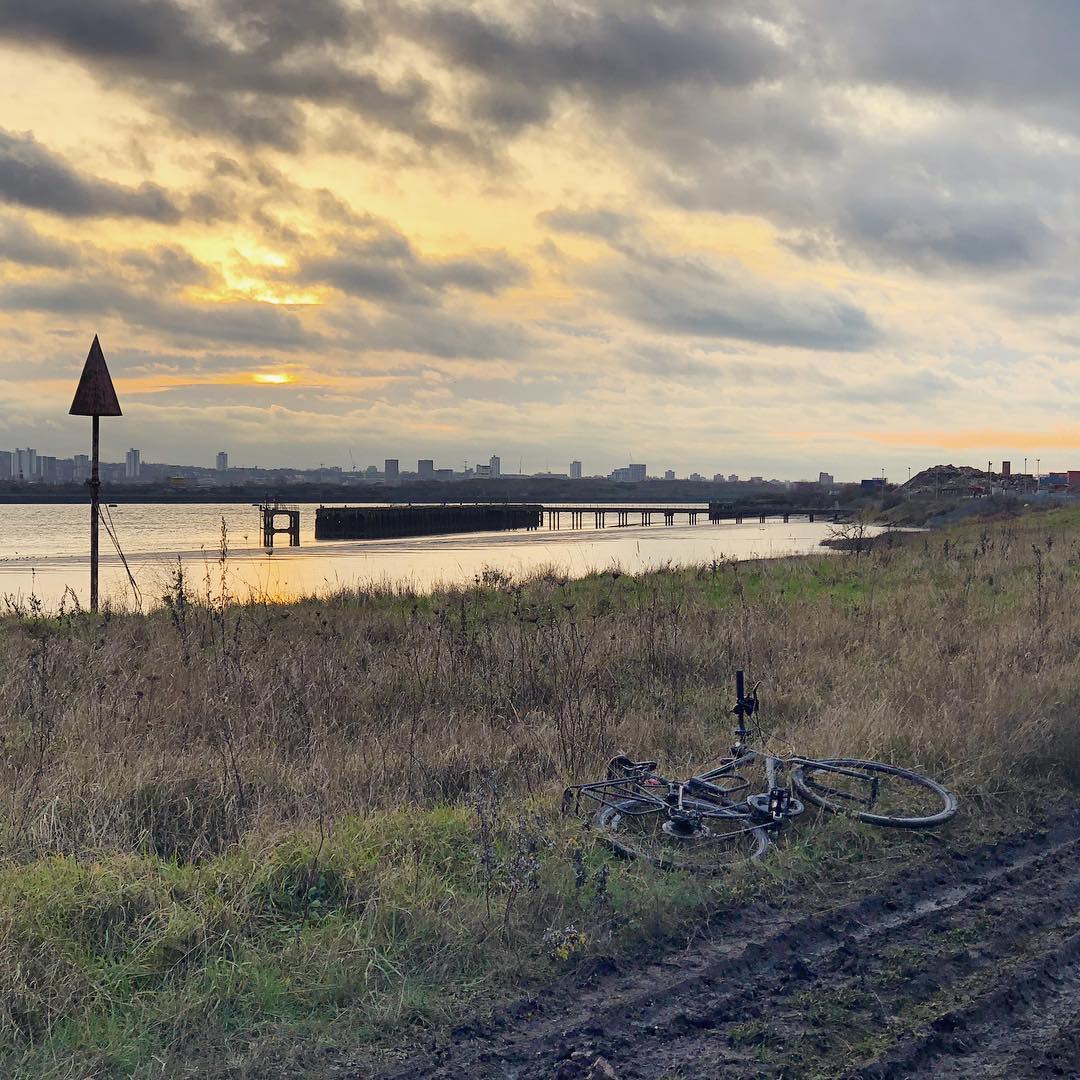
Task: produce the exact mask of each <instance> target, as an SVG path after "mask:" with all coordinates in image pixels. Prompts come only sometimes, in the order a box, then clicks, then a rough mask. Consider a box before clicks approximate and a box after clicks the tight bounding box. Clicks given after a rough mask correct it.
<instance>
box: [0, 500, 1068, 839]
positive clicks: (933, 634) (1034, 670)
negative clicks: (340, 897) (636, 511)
mask: <svg viewBox="0 0 1080 1080" xmlns="http://www.w3.org/2000/svg"><path fill="white" fill-rule="evenodd" d="M1078 544H1080V541H1078V539H1077V530H1076V528H1075V526H1074V518H1071V517H1069V516H1068V515H1060V514H1059V515H1057V516H1049V517H1037V518H1033V519H1029V520H1025V521H1023V522H1021V523H1016V522H1011V523H1005V524H1003V525H1000V526H993V527H985V528H984V527H969V528H968V529H967V530H966V531H961V532H959V533H952V534H946V535H944V536H943V535H925V536H924V535H918V536H909V537H908V538H907V539H906V540H905V541H904V542H897V543H896V544H895V545H893V546H887V545H881V546H878V547H876V548H875V550H874V551H873V552H872V553H871V554H869V555H864V556H862V557H861V558H854V557H852V556H823V557H812V558H805V559H789V560H782V561H777V562H762V563H757V564H734V563H722V564H717V565H714V566H712V567H703V568H700V569H698V570H695V571H681V570H672V571H668V572H662V573H656V574H651V575H648V576H646V577H643V578H631V577H627V576H621V575H617V574H615V575H612V574H605V575H600V576H598V577H594V578H590V579H587V580H584V581H567V580H565V579H562V578H559V577H558V576H556V575H554V574H546V575H540V576H538V577H536V578H534V579H532V580H530V581H527V582H524V583H520V584H515V583H512V582H507V581H505V579H502V578H501V576H500V575H498V574H491V575H489V576H488V580H487V581H485V582H481V583H479V584H478V585H477V587H476V588H471V589H451V590H446V591H443V592H441V593H439V594H438V595H435V596H433V597H422V596H413V595H394V594H392V593H390V592H386V591H379V590H367V591H358V592H353V593H349V592H343V593H340V594H338V595H336V596H333V597H329V598H326V599H322V600H318V601H315V600H312V601H306V602H302V603H297V604H291V605H272V604H264V605H247V606H233V605H230V604H229V603H228V602H227V598H226V602H225V603H222V602H221V601H220V598H215V597H210V598H209V599H208V598H206V597H203V600H202V601H201V602H199V601H197V600H196V599H194V598H193V597H192V596H190V595H189V594H188V592H187V589H186V587H180V586H174V588H173V589H172V590H171V595H170V597H169V604H168V606H167V607H166V608H165V609H163V610H160V611H158V612H157V613H155V614H153V615H151V616H149V617H144V616H131V615H116V616H113V617H111V618H107V619H105V620H104V621H102V622H99V623H94V622H91V621H89V620H87V619H85V618H82V617H73V618H70V619H66V618H65V619H17V618H8V619H7V620H5V621H3V622H0V738H2V757H0V777H2V781H3V790H4V791H5V792H6V793H7V805H6V806H5V807H4V808H3V811H2V814H3V820H2V822H0V853H3V854H5V855H8V856H16V857H21V858H25V857H28V856H33V855H39V854H42V853H44V852H47V851H52V852H65V853H79V852H86V851H99V850H120V851H127V850H151V851H153V852H156V853H157V854H159V855H162V856H167V857H172V856H179V857H180V858H182V859H189V858H198V857H200V856H202V855H206V854H210V853H212V852H215V851H220V850H222V849H223V848H225V847H227V846H228V845H229V844H230V843H233V842H235V841H236V840H238V839H239V838H240V837H241V836H242V835H243V834H245V833H247V832H250V831H252V830H256V831H260V832H265V831H270V832H273V831H275V830H278V829H280V828H282V827H288V826H294V825H296V824H303V823H308V822H314V821H319V820H323V821H327V820H333V819H334V818H335V817H337V816H340V815H342V814H344V813H357V812H365V811H369V810H372V809H376V808H381V809H388V808H396V807H402V806H416V805H420V806H430V805H433V804H438V803H447V802H450V803H453V802H457V801H463V800H468V799H469V798H470V793H471V792H472V791H474V789H475V787H476V785H477V782H478V778H480V777H484V778H489V777H492V776H493V777H494V780H495V782H496V783H497V784H498V787H499V789H500V790H501V791H504V792H512V791H521V792H527V793H531V794H537V793H545V792H550V791H554V790H555V789H557V788H558V787H560V786H561V785H562V784H563V783H564V782H565V781H566V780H568V779H570V778H584V777H587V776H590V775H592V774H594V773H595V772H596V770H597V769H598V768H599V767H600V766H601V765H602V762H603V761H604V759H605V758H606V757H607V756H609V755H610V754H612V753H613V752H616V751H625V750H632V751H635V752H638V751H640V752H641V753H642V754H648V755H650V756H657V755H658V756H660V757H661V758H662V759H663V760H665V761H668V762H672V763H677V764H680V765H681V764H685V763H692V762H701V761H704V760H706V759H708V758H709V757H711V756H714V755H715V754H716V753H718V752H719V751H720V750H721V748H722V747H723V746H724V745H725V743H726V741H727V738H728V728H729V726H730V725H729V723H728V721H727V719H726V718H725V711H726V709H727V708H728V707H729V704H730V697H731V685H732V673H733V671H734V670H735V668H736V667H744V668H746V669H747V671H748V673H749V674H750V676H751V677H752V678H754V679H761V680H762V683H763V685H762V694H763V698H764V701H765V707H764V711H763V715H764V718H765V724H766V729H767V734H768V735H769V736H770V737H771V740H772V745H773V746H775V747H777V748H779V749H788V748H798V750H799V751H800V752H804V753H810V754H814V753H817V754H826V753H834V754H840V753H844V754H849V755H865V756H876V757H884V758H888V759H894V760H899V761H902V762H905V763H909V764H911V765H914V766H920V767H923V768H926V769H928V770H931V771H932V772H934V773H936V774H938V775H942V776H944V777H946V778H947V779H948V780H949V781H950V782H952V783H954V784H955V785H957V786H958V787H959V788H960V789H961V790H962V791H969V792H976V791H995V790H1000V789H1003V788H1007V787H1010V786H1015V785H1016V784H1018V783H1019V782H1020V781H1021V780H1022V779H1023V780H1024V782H1027V781H1028V780H1030V779H1031V778H1035V777H1042V776H1047V775H1049V774H1051V773H1053V772H1056V773H1057V774H1064V773H1070V774H1071V773H1072V772H1073V771H1075V769H1076V766H1077V749H1076V746H1077V742H1078V740H1077V739H1076V738H1075V736H1074V724H1075V718H1076V703H1077V691H1078V689H1080V649H1078V647H1077V646H1078V642H1080V603H1078V599H1080V574H1078V562H1080V554H1078V553H1080V546H1078Z"/></svg>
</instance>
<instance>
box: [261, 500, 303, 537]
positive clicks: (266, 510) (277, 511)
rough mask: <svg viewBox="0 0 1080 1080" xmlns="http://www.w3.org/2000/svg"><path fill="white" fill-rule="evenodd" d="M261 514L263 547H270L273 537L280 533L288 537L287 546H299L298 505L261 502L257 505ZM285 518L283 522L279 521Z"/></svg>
mask: <svg viewBox="0 0 1080 1080" xmlns="http://www.w3.org/2000/svg"><path fill="white" fill-rule="evenodd" d="M259 513H261V514H262V536H263V547H265V548H272V547H273V546H274V537H275V536H277V535H279V534H281V535H283V536H287V537H288V538H289V547H299V546H300V507H298V506H286V505H285V504H284V503H279V502H272V503H263V504H262V505H261V506H260V507H259ZM282 518H285V522H286V523H285V524H284V525H281V524H279V522H280V521H281V519H282Z"/></svg>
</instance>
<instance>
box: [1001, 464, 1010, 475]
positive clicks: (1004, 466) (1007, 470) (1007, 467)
mask: <svg viewBox="0 0 1080 1080" xmlns="http://www.w3.org/2000/svg"><path fill="white" fill-rule="evenodd" d="M1001 475H1002V476H1006V477H1008V476H1012V462H1011V461H1003V462H1002V463H1001Z"/></svg>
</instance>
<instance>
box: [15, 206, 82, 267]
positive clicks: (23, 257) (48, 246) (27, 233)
mask: <svg viewBox="0 0 1080 1080" xmlns="http://www.w3.org/2000/svg"><path fill="white" fill-rule="evenodd" d="M77 259H78V248H77V247H76V246H75V245H73V244H61V243H58V242H57V241H56V240H50V239H49V238H48V237H46V236H42V235H41V234H40V233H38V232H37V231H35V230H34V229H32V228H31V227H30V226H29V225H28V224H27V223H26V222H25V221H20V220H19V219H18V218H7V217H0V260H4V261H5V262H12V263H18V264H20V265H21V266H45V267H52V268H56V267H63V266H71V265H72V264H73V263H74V262H76V261H77Z"/></svg>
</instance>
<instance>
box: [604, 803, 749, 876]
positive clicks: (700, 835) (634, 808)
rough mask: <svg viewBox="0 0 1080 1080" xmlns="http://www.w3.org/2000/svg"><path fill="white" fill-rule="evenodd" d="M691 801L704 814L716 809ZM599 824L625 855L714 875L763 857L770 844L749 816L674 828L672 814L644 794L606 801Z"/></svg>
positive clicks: (669, 867) (667, 867) (709, 819)
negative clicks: (687, 831)
mask: <svg viewBox="0 0 1080 1080" xmlns="http://www.w3.org/2000/svg"><path fill="white" fill-rule="evenodd" d="M686 805H687V808H688V809H698V810H699V811H701V812H703V813H704V812H706V810H707V811H713V812H715V810H716V807H714V806H711V805H709V804H704V803H700V804H699V803H693V804H692V803H690V802H689V801H688V802H687V804H686ZM593 824H594V825H595V827H596V828H597V829H598V830H599V832H600V835H601V836H602V837H603V838H604V840H605V841H606V842H607V843H608V844H609V845H610V846H611V847H612V848H614V849H615V851H617V852H618V853H619V854H620V855H624V856H626V857H627V858H630V859H645V860H647V861H648V862H651V863H652V864H653V866H659V867H660V868H661V869H663V870H686V871H689V872H690V873H693V874H714V873H716V872H717V871H719V870H723V869H724V868H725V867H728V866H732V865H734V864H735V863H739V862H745V861H747V860H748V859H760V858H761V857H762V855H764V854H765V851H766V849H767V848H768V846H769V834H768V832H767V831H766V830H765V829H764V828H762V827H761V826H760V825H755V824H754V823H753V821H752V820H751V819H750V817H749V815H746V814H736V813H733V814H731V815H730V816H723V817H706V818H705V819H704V821H703V823H702V827H701V828H700V829H697V830H695V831H694V832H693V833H691V834H689V835H686V834H681V833H679V832H677V831H673V830H671V829H670V822H669V818H668V816H667V814H666V813H665V812H664V811H663V810H659V809H657V808H656V807H655V805H654V804H653V803H649V802H646V801H645V800H643V799H622V800H621V801H619V802H617V803H614V804H612V805H610V806H602V807H601V808H600V809H599V810H598V811H597V813H596V816H595V817H594V818H593ZM665 825H669V828H667V829H665V827H664V826H665Z"/></svg>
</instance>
